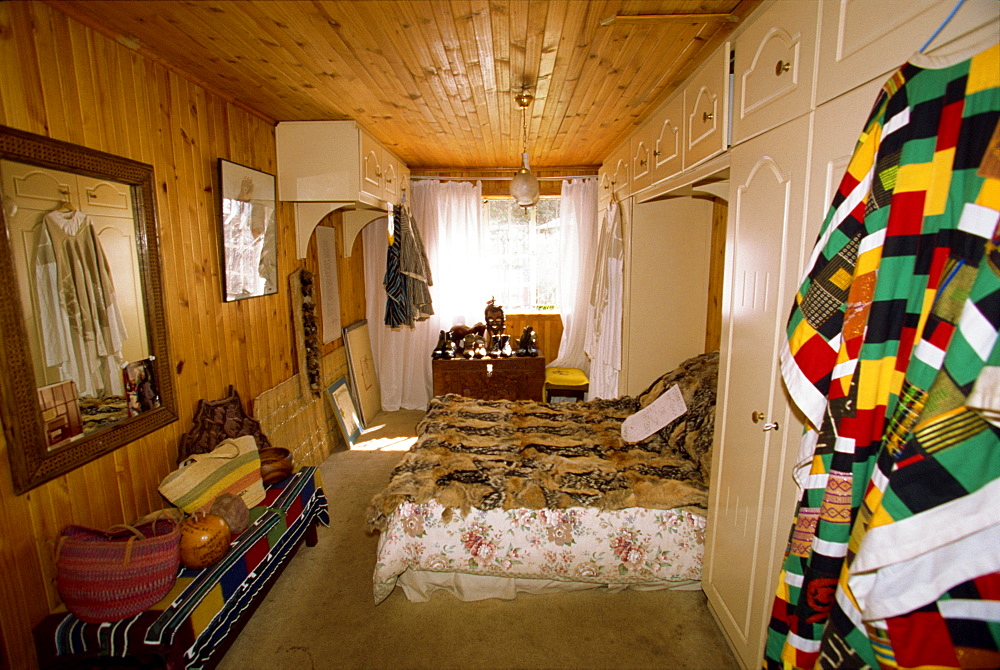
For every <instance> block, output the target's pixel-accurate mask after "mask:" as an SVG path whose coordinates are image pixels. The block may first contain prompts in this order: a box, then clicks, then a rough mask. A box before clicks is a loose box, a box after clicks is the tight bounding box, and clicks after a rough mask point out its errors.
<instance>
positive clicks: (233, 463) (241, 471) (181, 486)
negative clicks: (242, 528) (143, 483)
mask: <svg viewBox="0 0 1000 670" xmlns="http://www.w3.org/2000/svg"><path fill="white" fill-rule="evenodd" d="M159 490H160V493H161V494H162V495H163V497H164V498H166V499H167V500H169V501H170V502H171V503H173V504H174V505H176V506H177V507H179V508H181V509H182V510H184V511H185V512H186V513H188V514H194V513H195V512H197V511H199V510H203V511H206V512H207V511H208V509H209V508H210V507H211V505H212V503H213V502H214V501H215V499H216V498H218V497H219V496H221V495H222V494H223V493H231V494H233V495H234V496H239V497H240V498H242V499H243V502H245V503H246V506H247V509H249V508H251V507H253V506H255V505H257V504H259V503H260V502H261V501H262V500H264V495H265V493H264V482H263V479H262V477H261V473H260V452H259V451H257V441H256V440H255V439H254V437H253V435H243V436H242V437H236V438H230V439H228V440H223V441H222V442H220V443H219V444H218V446H217V447H215V449H213V450H212V451H210V452H209V453H207V454H195V455H194V456H192V457H191V458H189V459H188V460H186V461H184V463H182V464H181V467H179V468H177V469H176V470H174V471H173V472H171V473H170V474H168V475H167V476H166V477H165V478H164V479H163V481H162V482H160V487H159Z"/></svg>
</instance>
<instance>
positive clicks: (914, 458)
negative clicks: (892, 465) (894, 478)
mask: <svg viewBox="0 0 1000 670" xmlns="http://www.w3.org/2000/svg"><path fill="white" fill-rule="evenodd" d="M922 460H924V457H923V455H921V454H914V455H913V456H910V457H909V458H904V459H903V460H901V461H897V462H896V468H897V469H899V468H905V467H906V466H907V465H912V464H914V463H916V462H918V461H922Z"/></svg>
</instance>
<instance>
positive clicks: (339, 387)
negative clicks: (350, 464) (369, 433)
mask: <svg viewBox="0 0 1000 670" xmlns="http://www.w3.org/2000/svg"><path fill="white" fill-rule="evenodd" d="M326 396H327V398H329V399H330V407H331V408H332V409H333V413H334V414H335V415H336V416H337V422H338V423H339V424H340V430H341V432H342V433H343V435H344V441H345V442H346V443H347V448H348V449H351V448H353V447H354V443H355V442H357V441H358V438H359V437H360V436H361V430H362V428H363V426H362V424H361V418H360V417H359V416H358V410H357V408H356V407H355V406H354V399H353V398H352V397H351V389H350V387H349V386H348V385H347V377H341V378H340V379H337V380H336V381H335V382H333V383H332V384H330V386H328V387H327V389H326Z"/></svg>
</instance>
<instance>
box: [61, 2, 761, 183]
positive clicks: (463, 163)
mask: <svg viewBox="0 0 1000 670" xmlns="http://www.w3.org/2000/svg"><path fill="white" fill-rule="evenodd" d="M760 1H761V0H593V1H586V0H384V1H383V0H362V1H354V2H341V1H331V0H183V1H178V0H46V2H47V3H48V4H49V5H51V6H53V7H55V8H57V9H59V10H60V11H62V12H64V13H66V14H68V15H70V16H71V17H73V18H75V19H77V20H79V21H81V22H83V23H85V24H86V25H88V26H91V27H92V28H94V29H96V30H98V31H100V32H102V33H103V34H106V35H109V36H111V37H113V38H114V39H116V40H117V41H118V42H119V43H120V44H122V45H124V46H126V47H128V48H131V49H136V50H138V51H140V52H142V53H143V54H145V55H148V56H151V57H153V58H155V59H157V60H158V61H160V62H161V63H163V64H165V65H166V66H168V67H171V68H173V69H175V70H178V71H180V72H182V73H184V74H185V75H187V76H188V77H190V78H191V79H193V80H195V81H196V82H198V83H200V84H202V85H204V86H206V87H207V88H209V89H210V90H212V91H214V92H215V93H218V94H220V95H222V96H223V97H225V98H227V99H229V100H232V101H234V102H236V103H238V104H240V105H241V106H244V107H246V108H247V109H250V110H253V111H254V112H256V113H257V114H259V115H261V116H263V117H265V118H267V119H269V120H271V121H291V120H296V121H308V120H320V119H347V118H352V119H356V120H357V121H358V122H359V123H360V124H361V125H362V126H364V127H365V128H367V129H368V130H369V132H371V133H372V134H373V135H374V136H375V137H376V138H377V139H378V140H379V141H381V142H382V143H383V144H385V145H386V146H388V147H389V148H390V149H392V150H393V151H394V152H395V153H397V154H398V155H399V156H400V158H402V159H403V160H404V161H405V162H406V163H407V164H408V165H409V166H410V167H411V168H415V169H420V168H423V169H445V168H453V169H462V168H464V169H483V168H500V167H511V166H516V165H517V164H518V163H519V159H520V153H521V151H522V145H523V143H524V136H523V133H522V113H521V110H520V109H519V108H518V107H517V105H516V104H515V103H514V97H515V95H516V94H517V93H519V92H520V90H521V87H522V86H527V87H528V90H529V92H530V93H531V94H532V95H533V96H534V101H533V102H532V103H531V105H530V106H529V107H528V108H527V116H528V119H527V123H528V133H527V144H528V151H529V153H530V155H531V162H532V166H533V167H539V168H543V167H568V166H596V165H598V164H599V163H600V162H601V160H602V159H603V158H604V157H605V156H607V154H608V153H610V152H611V151H612V150H613V149H614V148H615V145H616V144H617V143H618V142H619V141H621V139H623V138H624V137H626V136H627V135H628V134H629V133H630V132H631V131H632V130H633V129H634V127H635V126H636V124H638V123H639V122H641V121H643V120H644V119H645V118H646V117H648V116H649V114H650V113H651V112H652V111H653V110H654V109H655V108H656V106H657V105H658V104H659V103H661V102H663V101H664V100H665V99H666V98H667V97H668V96H669V94H670V93H671V92H673V91H674V90H675V89H676V88H677V85H678V84H679V83H681V82H682V81H683V80H684V78H685V77H686V76H687V75H688V74H690V73H691V71H692V70H693V69H694V68H695V67H696V66H697V65H698V64H699V63H700V62H701V61H702V60H703V59H704V58H705V57H706V56H707V55H709V54H710V53H711V52H712V50H714V48H715V47H716V46H717V45H718V44H720V43H721V42H722V41H723V40H724V39H725V38H726V36H727V35H729V34H730V33H731V32H732V30H733V29H734V28H735V27H736V26H738V25H739V23H738V22H739V20H741V19H742V18H744V17H745V16H746V15H747V14H749V12H750V11H751V10H752V9H753V8H754V7H756V6H757V5H758V4H759V3H760ZM676 14H682V15H688V16H684V17H677V16H669V15H676ZM692 14H698V15H703V16H695V17H692V16H690V15H692ZM613 17H619V18H616V19H614V20H610V19H612V18H613ZM629 17H631V18H629Z"/></svg>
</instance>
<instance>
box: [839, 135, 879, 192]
mask: <svg viewBox="0 0 1000 670" xmlns="http://www.w3.org/2000/svg"><path fill="white" fill-rule="evenodd" d="M881 137H882V127H881V126H874V127H872V128H871V129H869V131H868V132H867V133H863V134H862V135H861V137H860V138H859V139H858V145H857V148H856V149H855V150H854V155H853V156H852V157H851V162H850V163H849V164H848V166H847V173H848V174H850V175H851V176H852V177H854V179H855V180H857V181H861V180H862V179H864V178H865V175H866V174H868V171H869V170H871V169H872V165H874V164H875V152H876V151H877V150H878V146H879V144H881V141H880V140H881Z"/></svg>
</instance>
